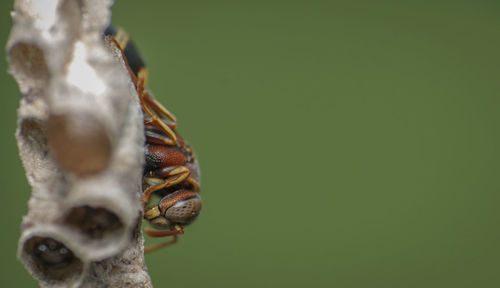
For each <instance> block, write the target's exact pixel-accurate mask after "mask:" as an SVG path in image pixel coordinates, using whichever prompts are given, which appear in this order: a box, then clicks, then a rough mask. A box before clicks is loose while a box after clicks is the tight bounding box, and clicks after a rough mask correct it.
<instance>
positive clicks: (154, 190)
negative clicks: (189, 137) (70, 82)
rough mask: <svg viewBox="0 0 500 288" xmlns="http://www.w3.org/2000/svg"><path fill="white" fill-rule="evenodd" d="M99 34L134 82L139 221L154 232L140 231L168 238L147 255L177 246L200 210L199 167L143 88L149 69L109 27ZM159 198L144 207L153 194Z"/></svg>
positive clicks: (172, 123)
mask: <svg viewBox="0 0 500 288" xmlns="http://www.w3.org/2000/svg"><path fill="white" fill-rule="evenodd" d="M104 35H105V36H106V37H107V38H108V39H109V40H110V41H111V42H112V43H114V44H115V45H116V46H117V48H119V49H120V51H121V52H122V58H123V60H124V62H125V64H126V66H127V69H128V72H129V74H130V77H131V79H132V82H133V83H134V85H135V87H136V90H137V94H138V96H139V100H140V103H141V107H142V110H143V114H144V133H145V136H146V146H145V148H146V149H145V158H146V161H145V162H146V164H145V166H144V171H143V189H144V191H143V194H142V201H143V203H144V206H145V213H144V218H145V219H146V220H148V221H149V222H150V223H151V225H153V226H154V227H155V228H157V229H158V230H152V229H147V228H146V229H144V232H145V233H146V234H147V235H149V236H151V237H166V236H173V239H172V240H170V241H168V242H164V243H160V244H157V245H153V246H149V247H146V248H145V252H151V251H154V250H157V249H160V248H163V247H165V246H168V245H170V244H173V243H176V242H177V235H180V234H184V225H187V224H189V223H191V222H192V221H193V220H195V219H196V217H197V216H198V215H199V213H200V210H201V198H200V196H199V194H198V192H199V189H200V184H199V168H198V162H197V161H196V158H195V154H194V152H193V150H192V149H191V148H190V147H189V145H187V144H186V143H185V141H184V139H182V137H181V136H180V135H179V134H178V133H177V132H176V130H175V128H176V127H177V120H176V118H175V117H174V115H172V113H170V112H169V111H168V110H167V109H166V108H165V107H164V106H163V105H162V104H161V103H160V102H158V101H157V100H156V99H155V98H154V97H153V95H152V94H151V93H150V92H149V91H148V90H146V89H145V86H146V84H147V81H148V70H147V68H146V65H145V63H144V61H143V60H142V58H141V56H140V55H139V53H138V52H137V49H136V48H135V46H134V44H133V43H132V41H130V39H129V37H128V35H127V33H126V32H125V31H124V30H122V29H119V28H114V27H113V26H109V27H108V28H107V29H106V31H105V32H104ZM154 194H156V195H158V196H160V197H161V200H159V202H158V203H157V204H155V205H153V206H150V207H149V206H148V204H149V203H150V200H151V196H152V195H154Z"/></svg>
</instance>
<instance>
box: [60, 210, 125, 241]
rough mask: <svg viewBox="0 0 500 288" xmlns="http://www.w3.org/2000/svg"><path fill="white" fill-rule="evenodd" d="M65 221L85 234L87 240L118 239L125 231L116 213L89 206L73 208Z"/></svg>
mask: <svg viewBox="0 0 500 288" xmlns="http://www.w3.org/2000/svg"><path fill="white" fill-rule="evenodd" d="M64 221H65V224H67V225H69V226H71V227H72V228H73V229H76V230H78V231H79V232H80V233H81V234H83V235H84V236H85V238H87V239H90V240H93V241H100V240H105V239H106V238H110V237H116V235H120V234H122V233H123V231H124V229H125V227H124V225H123V223H122V221H120V218H119V217H118V216H117V215H116V214H115V213H113V212H111V211H110V210H108V209H106V208H101V207H91V206H88V205H84V206H79V207H74V208H72V209H71V210H70V211H69V213H68V214H67V216H66V217H65V220H64Z"/></svg>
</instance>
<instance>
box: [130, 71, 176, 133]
mask: <svg viewBox="0 0 500 288" xmlns="http://www.w3.org/2000/svg"><path fill="white" fill-rule="evenodd" d="M139 73H141V72H139ZM144 101H146V103H147V104H148V105H149V106H150V107H151V109H153V111H155V112H156V113H158V114H159V115H162V116H164V117H166V118H168V119H169V120H168V121H167V122H165V124H167V125H168V127H170V128H172V129H175V127H177V119H175V116H174V115H173V114H172V113H170V111H168V110H167V108H165V106H163V105H162V104H161V103H160V102H158V100H156V99H155V98H154V97H153V95H151V94H150V93H149V92H148V91H145V92H144Z"/></svg>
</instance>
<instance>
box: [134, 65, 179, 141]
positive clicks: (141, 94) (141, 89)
mask: <svg viewBox="0 0 500 288" xmlns="http://www.w3.org/2000/svg"><path fill="white" fill-rule="evenodd" d="M137 78H138V79H137V94H139V100H140V102H141V106H142V109H143V110H144V112H146V113H147V114H148V115H149V117H150V118H151V120H148V121H151V122H150V123H151V124H152V123H154V124H155V125H157V126H158V128H160V129H161V130H162V131H163V132H164V133H165V134H167V136H168V137H165V138H164V139H163V140H164V142H165V144H167V145H172V146H173V145H175V144H176V143H177V135H175V132H174V131H173V130H172V128H170V127H168V125H167V124H165V122H163V121H162V120H161V119H160V118H158V117H157V116H156V115H155V114H153V112H151V110H150V109H149V107H148V105H146V101H145V97H149V96H146V95H150V94H149V93H148V92H147V91H145V90H144V74H142V73H139V75H138V77H137ZM174 119H175V118H174ZM146 124H148V123H146Z"/></svg>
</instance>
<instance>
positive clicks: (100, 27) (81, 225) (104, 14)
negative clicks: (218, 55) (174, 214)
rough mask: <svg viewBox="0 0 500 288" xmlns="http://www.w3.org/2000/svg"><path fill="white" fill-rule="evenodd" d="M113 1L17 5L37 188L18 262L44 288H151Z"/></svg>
mask: <svg viewBox="0 0 500 288" xmlns="http://www.w3.org/2000/svg"><path fill="white" fill-rule="evenodd" d="M111 4H112V2H111V1H110V0H83V1H77V0H37V1H29V0H17V1H15V8H14V12H13V13H12V17H13V22H14V25H13V27H12V31H11V34H10V38H9V41H8V44H7V52H8V60H9V64H10V73H11V74H12V75H13V76H14V78H15V79H16V80H17V82H18V84H19V88H20V91H21V93H22V99H21V100H20V107H19V110H18V126H17V134H16V137H17V141H18V146H19V151H20V155H21V159H22V162H23V164H24V168H25V170H26V175H27V178H28V181H29V183H30V185H31V187H32V192H31V198H30V200H29V203H28V206H29V210H28V214H27V215H26V216H25V217H24V219H23V222H22V225H21V228H22V235H21V238H20V240H19V258H20V259H21V261H22V262H23V263H24V265H25V266H26V269H27V270H28V271H29V272H30V273H31V275H33V277H34V278H36V279H37V280H39V282H40V285H41V286H42V287H151V280H150V278H149V276H148V274H147V271H146V268H145V264H144V253H143V238H142V234H141V219H142V213H143V211H142V204H141V201H140V193H141V186H140V183H141V172H142V165H143V161H144V160H143V158H144V156H143V155H144V152H143V151H144V150H143V149H144V147H143V143H144V134H143V121H142V113H141V110H140V106H139V103H138V100H137V94H136V91H135V88H134V86H133V84H132V83H131V81H130V79H129V76H128V74H127V71H126V69H125V66H124V63H123V61H122V59H121V56H120V53H119V51H118V50H117V49H116V48H115V47H114V46H113V45H111V44H110V43H106V42H105V41H104V40H103V37H102V31H104V29H105V27H106V26H107V25H108V24H109V21H110V10H109V9H110V6H111Z"/></svg>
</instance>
